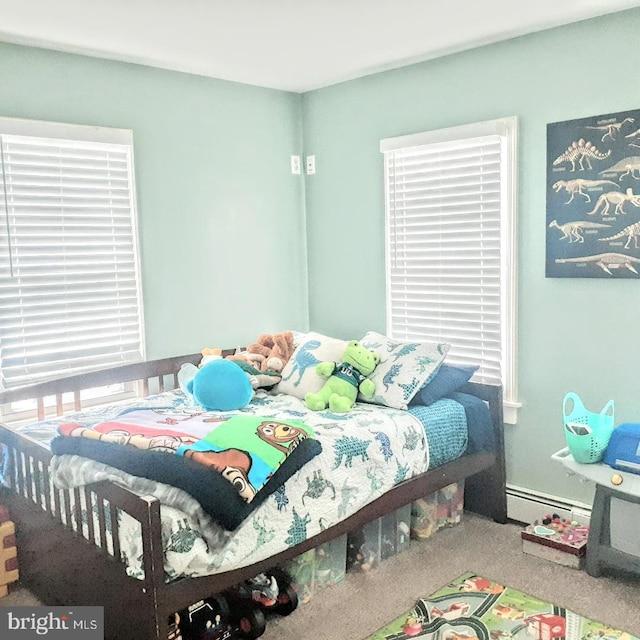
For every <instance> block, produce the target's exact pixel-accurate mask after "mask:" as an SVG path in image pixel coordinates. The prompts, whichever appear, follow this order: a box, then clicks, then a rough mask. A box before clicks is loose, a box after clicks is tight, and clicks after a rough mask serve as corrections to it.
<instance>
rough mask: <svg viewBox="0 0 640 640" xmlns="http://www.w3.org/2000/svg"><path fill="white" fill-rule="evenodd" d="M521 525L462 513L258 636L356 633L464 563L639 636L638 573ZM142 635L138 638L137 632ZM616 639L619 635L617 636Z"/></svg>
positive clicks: (331, 639) (24, 598)
mask: <svg viewBox="0 0 640 640" xmlns="http://www.w3.org/2000/svg"><path fill="white" fill-rule="evenodd" d="M520 530H521V527H520V526H518V525H514V524H509V525H498V524H495V523H493V522H491V521H489V520H486V519H484V518H480V517H478V516H474V515H472V514H465V517H464V520H463V522H462V523H461V524H459V525H456V526H455V527H453V528H451V529H444V530H442V531H440V532H438V533H437V534H436V535H435V536H433V537H432V538H429V539H428V540H421V541H412V542H411V547H410V548H409V550H408V551H406V552H404V553H402V554H400V555H397V556H395V557H393V558H390V559H389V560H385V561H384V562H383V563H382V564H381V565H380V567H379V568H377V569H375V570H374V571H371V572H369V573H349V574H347V579H346V580H345V581H344V582H342V583H340V584H338V585H336V586H335V587H334V588H332V589H328V590H326V591H323V592H322V595H321V596H316V597H314V598H312V599H311V601H310V602H308V603H306V604H302V605H300V607H299V608H298V610H296V611H294V613H292V614H291V615H290V616H287V617H284V618H278V617H275V618H270V620H269V623H268V626H267V631H266V632H265V634H264V635H263V636H262V638H263V639H264V640H301V639H307V638H308V639H309V640H351V639H353V640H360V639H362V638H365V637H366V636H367V635H369V634H371V633H373V632H374V631H376V630H377V629H378V628H380V627H382V626H384V625H385V624H387V623H388V622H390V621H391V620H393V619H394V618H396V617H397V616H399V615H400V614H402V613H404V612H405V611H407V610H408V609H410V608H411V607H412V606H413V604H414V602H415V600H416V599H417V598H419V597H421V596H427V595H429V594H430V593H433V592H434V591H436V590H438V589H439V588H440V587H442V586H444V585H445V584H447V583H448V582H449V581H450V580H452V579H453V578H456V577H457V576H459V575H460V574H462V573H464V572H465V571H473V572H475V573H477V574H479V575H481V576H484V577H486V578H490V579H491V580H494V581H497V582H500V583H502V584H505V585H508V586H511V587H514V588H515V589H519V590H520V591H525V592H526V593H528V594H531V595H534V596H536V597H538V598H540V599H541V600H545V601H548V602H553V603H556V604H559V605H562V606H564V607H566V608H567V609H570V610H572V611H575V612H576V613H579V614H581V615H584V616H586V617H589V618H591V619H594V620H599V621H600V622H603V623H605V624H608V625H610V626H612V627H614V628H617V629H622V630H624V631H627V632H629V633H631V634H633V635H636V636H638V637H640V578H638V577H633V576H629V575H608V576H605V577H601V578H592V577H590V576H589V575H587V573H586V572H585V571H578V570H576V569H570V568H567V567H563V566H560V565H557V564H554V563H551V562H548V561H547V560H543V559H541V558H536V557H534V556H530V555H527V554H524V553H523V552H522V544H521V540H520ZM20 604H37V601H36V600H35V599H34V598H33V597H32V596H31V594H29V592H27V591H25V590H24V589H15V588H14V589H13V590H12V592H11V593H10V594H9V596H7V597H6V598H3V599H1V600H0V605H7V606H10V605H20ZM141 640H143V639H141ZM622 640H624V638H623V639H622Z"/></svg>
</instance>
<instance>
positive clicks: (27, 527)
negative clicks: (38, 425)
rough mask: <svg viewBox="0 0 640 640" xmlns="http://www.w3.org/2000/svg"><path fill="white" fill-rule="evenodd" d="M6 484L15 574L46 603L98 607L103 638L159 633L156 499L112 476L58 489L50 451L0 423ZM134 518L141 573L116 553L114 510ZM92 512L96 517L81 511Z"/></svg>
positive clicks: (159, 539) (3, 497)
mask: <svg viewBox="0 0 640 640" xmlns="http://www.w3.org/2000/svg"><path fill="white" fill-rule="evenodd" d="M0 442H2V444H3V445H5V447H6V449H5V455H6V458H5V460H7V459H8V463H9V467H10V468H11V475H10V477H11V486H10V487H3V488H2V490H1V493H0V499H1V500H2V502H3V503H4V504H6V505H7V507H8V509H9V512H10V513H11V517H12V519H13V520H14V522H15V525H16V534H17V539H18V562H19V565H20V582H21V583H22V584H23V585H24V586H25V587H27V588H28V589H30V590H31V591H32V592H33V593H34V594H35V595H36V596H37V597H38V598H39V599H40V600H41V601H42V602H44V603H46V604H47V605H50V606H55V605H60V606H62V605H68V604H70V603H72V604H74V605H77V606H83V605H95V606H104V608H105V637H106V638H131V639H132V640H134V639H138V638H160V637H164V638H166V618H165V620H164V622H165V627H164V629H163V630H162V632H161V631H160V630H159V629H158V619H159V617H158V610H159V609H161V608H162V607H161V596H162V594H161V593H159V592H158V589H157V584H158V582H160V584H162V583H163V580H164V569H163V554H162V537H161V528H160V505H159V502H158V501H157V500H155V498H149V499H144V498H140V497H138V496H136V495H135V494H133V493H131V492H130V491H128V490H127V489H124V488H121V487H118V486H115V485H113V484H111V483H96V484H93V485H88V486H86V487H82V488H81V489H80V488H77V489H72V490H63V489H57V488H54V487H53V485H52V483H51V480H50V478H49V461H50V457H51V454H50V452H49V451H47V450H46V449H44V448H43V447H41V446H39V445H37V444H34V443H30V442H29V441H28V440H26V439H24V438H20V437H19V436H17V434H15V433H14V432H12V431H10V430H8V429H6V427H4V426H2V425H0ZM119 511H123V512H126V513H128V514H129V515H130V516H131V517H132V518H134V519H135V520H137V521H138V522H139V523H140V528H141V535H142V541H143V548H144V572H145V575H144V579H142V580H138V579H136V578H132V577H130V576H128V575H127V573H126V568H125V564H124V563H123V562H122V561H121V558H120V539H119V527H118V519H119V518H118V512H119ZM88 513H94V514H95V518H92V517H87V514H88Z"/></svg>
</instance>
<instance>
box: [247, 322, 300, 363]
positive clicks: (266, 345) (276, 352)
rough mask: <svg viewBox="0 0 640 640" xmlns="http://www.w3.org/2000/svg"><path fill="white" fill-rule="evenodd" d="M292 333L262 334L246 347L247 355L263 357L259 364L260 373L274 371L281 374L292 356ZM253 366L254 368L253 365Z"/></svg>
mask: <svg viewBox="0 0 640 640" xmlns="http://www.w3.org/2000/svg"><path fill="white" fill-rule="evenodd" d="M293 351H294V346H293V333H291V331H283V332H282V333H274V334H268V333H263V334H261V335H260V336H258V339H257V341H256V342H254V343H252V344H250V345H249V346H248V347H247V355H249V354H257V355H260V356H263V357H264V360H263V361H262V362H261V363H260V370H261V371H276V372H278V373H281V372H282V370H283V369H284V366H285V365H286V364H287V362H288V360H289V358H290V357H291V354H293ZM254 366H256V365H255V364H254Z"/></svg>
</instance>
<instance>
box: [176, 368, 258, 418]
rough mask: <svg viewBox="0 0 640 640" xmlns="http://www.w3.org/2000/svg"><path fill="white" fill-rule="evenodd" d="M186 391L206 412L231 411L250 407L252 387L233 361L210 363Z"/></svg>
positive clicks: (246, 376) (195, 377) (199, 371)
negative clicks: (248, 405)
mask: <svg viewBox="0 0 640 640" xmlns="http://www.w3.org/2000/svg"><path fill="white" fill-rule="evenodd" d="M187 391H189V393H191V394H192V395H193V398H194V400H195V401H196V402H197V403H198V404H199V405H200V406H202V407H204V408H205V409H206V410H207V411H232V410H233V409H241V408H242V407H244V406H246V405H247V404H249V402H250V401H251V398H252V397H253V387H252V386H251V382H250V380H249V376H248V375H247V374H246V373H245V372H244V371H243V370H242V368H241V367H240V366H239V365H237V364H236V363H235V362H233V361H232V360H224V359H223V360H212V361H211V362H209V363H207V364H205V365H204V367H202V368H201V369H199V370H198V372H197V373H196V375H195V376H194V378H193V380H191V381H190V382H189V383H188V384H187Z"/></svg>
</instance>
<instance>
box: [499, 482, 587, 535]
mask: <svg viewBox="0 0 640 640" xmlns="http://www.w3.org/2000/svg"><path fill="white" fill-rule="evenodd" d="M548 513H551V514H554V513H556V514H558V515H559V516H560V517H561V518H566V519H567V520H576V521H577V522H579V523H580V524H584V525H586V526H589V520H590V518H591V505H588V504H585V503H583V502H577V501H576V502H571V501H567V500H565V499H563V498H560V497H558V496H552V495H548V494H544V493H537V492H534V491H530V490H529V489H524V488H523V487H517V486H515V485H509V484H508V485H507V517H508V518H509V519H510V520H515V521H516V522H522V523H525V524H529V523H531V522H533V521H534V520H541V519H542V518H544V516H545V515H546V514H548Z"/></svg>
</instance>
